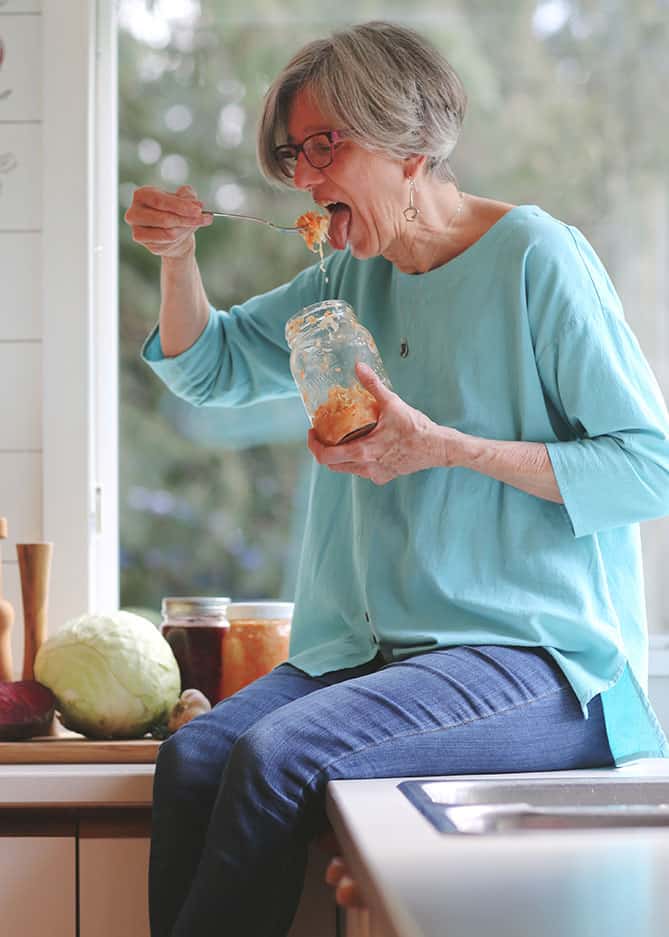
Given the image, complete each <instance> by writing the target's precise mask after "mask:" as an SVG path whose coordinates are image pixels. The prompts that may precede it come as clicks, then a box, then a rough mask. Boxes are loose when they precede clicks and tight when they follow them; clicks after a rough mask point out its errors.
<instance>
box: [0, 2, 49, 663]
mask: <svg viewBox="0 0 669 937" xmlns="http://www.w3.org/2000/svg"><path fill="white" fill-rule="evenodd" d="M41 12H42V11H41V2H39V0H37V2H35V0H4V2H3V0H0V59H1V62H0V515H3V516H5V517H7V520H8V524H9V539H8V540H5V541H0V548H1V549H2V579H3V588H4V594H5V596H6V597H7V598H8V599H9V601H10V602H11V603H12V604H13V606H14V611H15V614H16V621H15V625H14V629H13V634H12V646H13V653H14V671H15V674H16V675H19V674H20V670H21V666H22V659H23V613H22V605H21V589H20V581H19V572H18V564H17V560H16V543H17V542H27V541H35V540H40V539H42V513H43V512H42V322H41V273H42V234H41V229H42V15H41Z"/></svg>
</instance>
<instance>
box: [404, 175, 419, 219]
mask: <svg viewBox="0 0 669 937" xmlns="http://www.w3.org/2000/svg"><path fill="white" fill-rule="evenodd" d="M415 190H416V183H415V182H414V180H413V177H410V178H409V207H408V208H405V209H404V211H403V212H402V214H403V215H404V217H405V218H406V220H407V221H415V220H416V218H417V217H418V216H419V215H420V208H416V206H415V205H414V203H413V195H414V192H415Z"/></svg>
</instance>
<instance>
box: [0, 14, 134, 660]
mask: <svg viewBox="0 0 669 937" xmlns="http://www.w3.org/2000/svg"><path fill="white" fill-rule="evenodd" d="M115 30H116V26H115V20H114V3H113V0H95V2H94V0H57V2H56V0H50V2H46V0H0V43H1V45H0V49H1V50H2V54H1V59H2V61H1V62H0V516H6V517H7V519H8V523H9V540H7V541H4V542H2V543H0V549H2V573H3V582H4V593H5V595H6V597H7V598H8V599H9V600H10V602H12V604H13V605H14V609H15V613H16V622H15V625H14V630H13V636H12V637H13V640H12V646H13V653H14V672H15V674H16V675H19V674H20V672H21V668H22V658H23V634H22V632H23V615H22V602H21V597H20V582H19V573H18V564H17V561H16V550H15V545H16V543H17V542H31V541H38V540H50V541H52V542H53V543H54V554H53V567H52V576H51V590H50V600H49V612H50V615H49V623H50V630H54V629H55V628H57V627H59V625H61V624H62V623H63V622H64V621H66V620H67V619H68V618H70V617H72V616H73V615H78V614H81V613H82V612H84V611H87V610H90V609H103V608H110V607H117V605H118V521H117V512H116V487H117V481H116V475H117V457H116V453H117V441H116V439H117V425H116V424H117V397H118V391H117V378H116V371H117V338H116V336H117V322H116V305H117V302H116V295H117V294H116V280H117V261H116V253H117V231H116V205H117V198H116V195H117V184H116V136H117V130H116V117H115V111H116V108H115V100H116V72H115V55H114V50H115V37H116V32H115ZM99 492H102V497H98V493H99ZM100 506H101V511H100V510H98V508H100Z"/></svg>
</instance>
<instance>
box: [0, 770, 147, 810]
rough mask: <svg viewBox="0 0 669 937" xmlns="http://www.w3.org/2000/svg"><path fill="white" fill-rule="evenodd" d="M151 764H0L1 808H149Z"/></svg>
mask: <svg viewBox="0 0 669 937" xmlns="http://www.w3.org/2000/svg"><path fill="white" fill-rule="evenodd" d="M153 772H154V765H152V764H151V765H128V764H118V765H110V764H96V765H74V764H72V765H0V808H1V807H98V806H115V807H149V806H150V805H151V795H152V790H153Z"/></svg>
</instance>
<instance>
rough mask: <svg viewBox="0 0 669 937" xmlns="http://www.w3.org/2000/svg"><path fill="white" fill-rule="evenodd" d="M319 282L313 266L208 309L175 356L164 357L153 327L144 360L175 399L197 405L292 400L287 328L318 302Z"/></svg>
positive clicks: (320, 283) (232, 404)
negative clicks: (200, 325) (233, 301)
mask: <svg viewBox="0 0 669 937" xmlns="http://www.w3.org/2000/svg"><path fill="white" fill-rule="evenodd" d="M322 282H323V275H322V273H321V271H320V270H319V269H318V267H317V266H313V267H309V268H307V269H306V270H303V271H302V272H301V273H300V274H298V275H297V276H296V277H295V279H293V280H292V281H291V282H289V283H286V284H284V285H282V286H279V287H277V288H276V289H274V290H271V291H270V292H268V293H263V294H262V295H259V296H254V297H253V298H252V299H249V300H247V301H246V302H244V303H241V304H239V305H236V306H233V307H231V308H230V310H228V311H221V310H216V309H214V308H213V307H212V308H210V312H209V320H208V322H207V325H206V326H205V328H204V330H203V332H202V333H201V334H200V336H199V337H198V338H197V340H196V341H195V342H194V343H193V344H192V345H191V346H190V348H187V349H186V350H185V351H183V352H182V353H181V354H179V355H175V356H174V357H169V358H168V357H166V356H165V355H164V354H163V351H162V348H161V345H160V334H159V331H158V326H156V327H155V328H154V329H153V331H152V332H151V334H150V335H149V336H148V338H147V340H146V342H145V343H144V347H143V348H142V358H143V360H144V361H145V362H146V363H147V364H148V365H149V367H150V368H151V369H152V370H153V371H154V372H155V374H157V375H158V377H160V379H161V380H162V381H163V382H164V383H165V384H166V385H167V386H168V387H169V389H170V390H171V391H172V392H173V393H174V394H176V395H177V396H179V397H182V398H183V399H184V400H187V401H188V402H189V403H191V404H194V405H195V406H240V405H243V404H249V403H255V402H257V401H261V400H269V399H273V398H279V397H290V396H295V395H296V394H297V388H296V386H295V382H294V381H293V378H292V376H291V373H290V352H289V349H288V345H287V343H286V339H285V336H284V329H285V324H286V322H287V320H288V319H289V318H290V317H291V316H292V315H293V314H294V313H296V312H299V310H300V309H302V308H304V306H308V305H310V304H311V303H314V302H318V301H319V300H320V299H321V298H322V297H321V291H322Z"/></svg>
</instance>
